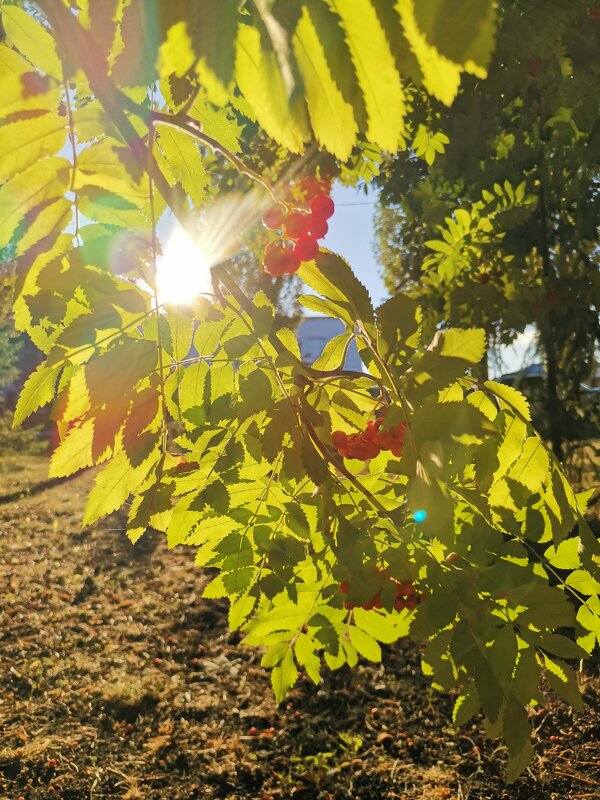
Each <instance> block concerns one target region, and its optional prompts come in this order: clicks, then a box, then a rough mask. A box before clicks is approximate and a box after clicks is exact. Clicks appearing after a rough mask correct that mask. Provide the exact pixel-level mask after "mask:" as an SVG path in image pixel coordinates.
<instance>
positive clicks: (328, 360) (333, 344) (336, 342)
mask: <svg viewBox="0 0 600 800" xmlns="http://www.w3.org/2000/svg"><path fill="white" fill-rule="evenodd" d="M352 338H353V337H352V334H351V333H340V334H339V335H338V336H334V337H333V339H330V340H329V341H328V342H327V343H326V345H325V347H324V348H323V352H322V353H321V355H319V356H318V357H317V359H316V360H315V361H314V362H313V365H312V366H313V368H314V369H326V370H329V369H339V368H340V367H341V366H342V365H343V363H344V361H345V358H346V353H347V352H348V346H349V345H350V342H351V341H352Z"/></svg>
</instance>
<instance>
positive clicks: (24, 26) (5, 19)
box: [2, 5, 63, 82]
mask: <svg viewBox="0 0 600 800" xmlns="http://www.w3.org/2000/svg"><path fill="white" fill-rule="evenodd" d="M2 24H3V26H4V30H5V31H6V35H7V36H8V38H9V39H10V41H11V42H12V43H13V44H14V46H15V47H16V48H17V50H19V52H21V53H22V54H23V55H24V56H25V58H27V59H28V60H29V61H30V62H31V63H32V64H35V66H36V67H39V69H41V70H42V71H43V72H45V73H46V74H48V75H51V76H52V77H53V78H56V79H57V80H58V81H61V82H62V77H63V71H62V64H61V62H60V59H59V57H58V56H57V55H56V46H55V44H54V39H53V38H52V36H51V35H50V34H49V33H48V31H47V30H46V29H45V28H44V27H43V26H42V25H41V24H40V23H39V22H38V21H37V20H36V19H34V17H33V16H32V15H31V14H30V13H28V12H27V11H25V9H23V8H18V7H17V6H7V5H5V6H3V7H2Z"/></svg>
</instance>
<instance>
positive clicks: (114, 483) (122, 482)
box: [83, 450, 159, 525]
mask: <svg viewBox="0 0 600 800" xmlns="http://www.w3.org/2000/svg"><path fill="white" fill-rule="evenodd" d="M158 457H159V453H158V450H155V451H154V452H153V453H152V454H151V455H150V457H149V458H148V459H147V460H146V461H145V462H144V463H143V464H142V465H141V466H139V467H137V468H136V469H134V468H133V467H132V466H131V464H130V463H129V461H128V459H127V456H126V455H125V453H124V452H123V451H121V452H120V453H117V455H116V456H115V457H114V458H113V459H112V461H111V462H110V464H109V465H108V466H107V467H105V468H104V469H103V470H102V472H101V473H100V474H99V475H98V477H97V478H96V480H95V483H94V488H93V489H92V490H91V492H90V493H89V495H88V499H87V503H86V506H85V512H84V515H83V524H84V525H90V524H91V523H92V522H95V521H96V520H97V519H100V517H103V516H105V515H106V514H110V513H111V512H113V511H116V510H117V509H118V508H121V506H122V505H123V503H124V502H125V501H126V500H127V498H128V497H129V495H130V494H131V493H132V492H133V491H135V489H137V488H138V487H139V486H140V484H141V483H142V482H143V481H144V480H145V479H146V477H147V476H148V473H149V472H150V469H151V468H152V466H153V464H155V463H156V461H157V460H158Z"/></svg>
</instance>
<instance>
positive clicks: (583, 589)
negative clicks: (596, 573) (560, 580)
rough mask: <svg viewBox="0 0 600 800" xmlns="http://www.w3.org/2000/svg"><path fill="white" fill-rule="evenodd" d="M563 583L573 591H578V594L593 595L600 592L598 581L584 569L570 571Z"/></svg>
mask: <svg viewBox="0 0 600 800" xmlns="http://www.w3.org/2000/svg"><path fill="white" fill-rule="evenodd" d="M565 583H566V584H567V586H570V587H571V588H572V589H575V591H577V592H580V594H585V595H595V594H599V593H600V583H598V581H597V580H596V579H595V578H593V577H592V576H591V575H590V573H589V572H586V570H584V569H576V570H574V572H571V574H570V575H568V576H567V579H566V581H565Z"/></svg>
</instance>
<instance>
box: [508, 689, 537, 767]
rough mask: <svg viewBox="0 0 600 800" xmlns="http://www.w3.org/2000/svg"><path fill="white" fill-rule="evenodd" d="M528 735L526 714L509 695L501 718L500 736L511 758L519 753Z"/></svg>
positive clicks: (527, 739) (519, 704)
mask: <svg viewBox="0 0 600 800" xmlns="http://www.w3.org/2000/svg"><path fill="white" fill-rule="evenodd" d="M529 733H530V729H529V722H528V720H527V712H526V711H525V708H524V707H523V705H522V704H521V703H520V702H519V701H518V700H517V699H516V698H515V697H513V695H510V697H509V698H508V702H507V703H506V707H505V709H504V716H503V718H502V735H503V736H504V740H505V742H506V744H507V745H508V750H509V753H510V754H511V755H512V756H514V755H516V754H517V753H520V752H521V750H522V749H523V748H524V747H525V745H526V743H527V742H528V741H529Z"/></svg>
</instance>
